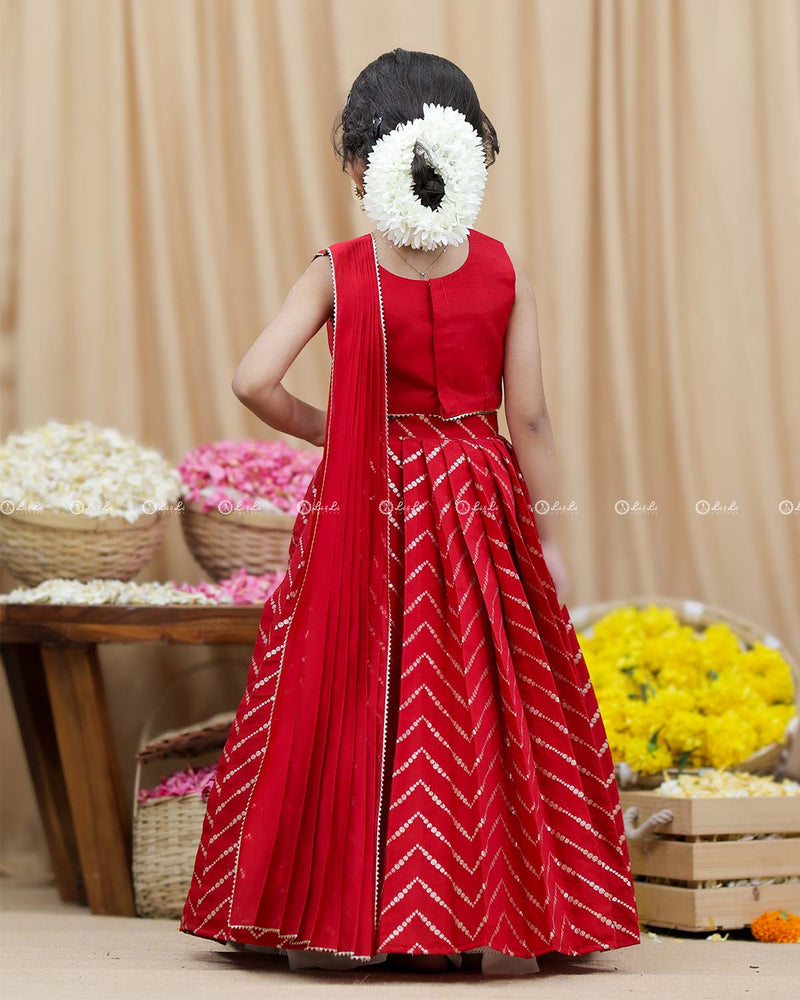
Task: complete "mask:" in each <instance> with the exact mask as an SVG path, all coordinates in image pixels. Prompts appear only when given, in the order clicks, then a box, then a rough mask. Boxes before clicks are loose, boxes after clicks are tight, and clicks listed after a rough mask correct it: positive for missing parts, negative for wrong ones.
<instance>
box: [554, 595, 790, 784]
mask: <svg viewBox="0 0 800 1000" xmlns="http://www.w3.org/2000/svg"><path fill="white" fill-rule="evenodd" d="M651 604H655V605H657V606H658V607H661V608H670V609H671V610H672V611H674V612H675V616H676V617H677V619H678V620H679V621H680V622H681V623H682V624H684V625H691V626H692V628H694V629H696V630H698V631H701V630H703V629H705V628H707V627H708V626H709V625H713V624H716V623H721V624H724V625H727V626H728V627H729V628H730V630H731V631H732V632H733V633H734V634H735V635H736V636H738V638H739V640H740V644H741V646H742V648H743V649H751V648H752V647H753V645H754V644H755V643H756V642H761V643H763V644H764V645H765V646H769V647H771V648H773V649H778V650H780V653H781V655H782V656H783V658H784V659H785V660H786V661H787V663H788V664H789V665H790V667H791V668H792V675H793V678H794V686H795V691H797V690H798V689H800V669H798V665H797V663H796V662H795V661H794V660H793V659H792V658H791V657H790V656H789V652H788V650H786V649H785V648H784V647H783V646H782V645H781V643H780V642H779V641H778V639H777V638H776V637H775V636H773V635H770V634H769V633H767V632H765V631H764V630H763V629H761V628H759V627H758V626H757V625H755V624H753V622H750V621H747V620H746V619H744V618H739V617H738V616H736V615H733V614H731V613H730V612H727V611H722V610H721V609H719V608H713V607H709V606H708V605H707V604H703V603H701V602H700V601H693V600H688V599H681V598H671V597H644V596H640V597H631V598H628V599H623V600H617V601H604V602H598V603H596V604H585V605H581V606H580V607H576V608H574V609H570V618H571V620H572V624H573V626H574V628H575V631H576V632H587V633H590V632H591V626H592V624H593V623H594V622H596V621H598V620H599V619H600V618H602V617H603V616H604V615H606V614H608V613H609V612H610V611H615V610H617V609H618V608H625V607H635V608H640V609H642V608H646V607H648V605H651ZM797 729H798V718H797V716H795V717H794V718H793V719H792V720H791V722H790V723H789V725H788V726H787V728H786V732H785V735H784V738H783V740H782V741H781V742H776V743H770V744H769V745H768V746H765V747H762V748H761V749H760V750H757V751H756V752H755V753H754V754H752V755H751V756H750V757H748V758H747V759H746V760H744V761H742V762H741V763H740V764H737V765H735V766H734V767H731V768H728V769H727V770H730V771H747V772H749V773H750V774H777V773H779V772H780V770H781V768H782V767H783V765H784V764H785V762H786V760H787V758H788V756H789V749H790V745H791V741H792V739H793V737H794V735H795V733H796V732H797ZM699 770H700V768H696V767H695V768H689V767H684V768H678V767H670V768H665V769H664V770H663V771H658V772H657V773H656V774H640V773H639V772H638V771H634V770H632V769H631V768H630V767H629V766H628V765H627V764H625V763H624V762H620V763H616V764H615V765H614V771H615V773H616V775H617V782H618V783H619V785H620V787H621V788H656V787H657V786H658V785H660V784H661V782H662V781H663V780H664V775H665V774H666V775H667V776H668V777H670V778H674V777H675V776H676V775H678V774H679V773H681V774H697V773H698V772H699Z"/></svg>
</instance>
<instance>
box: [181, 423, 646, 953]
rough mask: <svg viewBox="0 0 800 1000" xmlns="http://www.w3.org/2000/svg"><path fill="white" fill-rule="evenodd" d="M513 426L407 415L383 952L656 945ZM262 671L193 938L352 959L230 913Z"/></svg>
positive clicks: (200, 885)
mask: <svg viewBox="0 0 800 1000" xmlns="http://www.w3.org/2000/svg"><path fill="white" fill-rule="evenodd" d="M497 426H498V425H497V414H496V412H494V411H493V412H491V413H476V414H470V415H468V416H462V417H459V418H455V419H445V418H442V417H439V416H436V415H427V414H412V415H391V416H390V419H389V475H390V481H391V495H392V500H391V501H390V502H389V504H387V510H386V514H387V516H388V517H389V523H390V553H391V559H390V588H389V590H390V602H391V604H392V607H391V620H392V621H393V622H394V623H396V625H395V627H394V628H393V631H392V637H391V643H392V648H391V656H390V662H391V669H390V670H389V690H388V698H387V702H386V704H387V706H388V713H389V714H388V718H387V740H386V748H387V760H386V762H385V768H386V770H385V774H386V775H388V776H390V777H389V779H388V781H387V783H386V788H385V795H386V802H385V807H384V810H383V825H382V829H381V831H380V847H381V851H380V857H379V869H378V882H377V884H378V908H377V917H378V920H377V933H376V939H375V953H376V954H377V953H383V952H409V953H423V952H428V953H447V954H452V953H455V952H466V951H473V950H477V949H481V948H484V947H487V948H492V949H495V950H497V951H501V952H504V953H505V954H508V955H516V956H520V957H526V958H527V957H530V956H538V955H542V954H545V953H547V952H550V951H556V952H560V953H563V954H567V955H579V954H583V953H586V952H590V951H598V950H608V949H611V948H621V947H626V946H628V945H633V944H637V943H638V942H639V923H638V916H637V910H636V904H635V899H634V892H633V881H632V875H631V869H630V862H629V857H628V851H627V844H626V841H625V834H624V828H623V820H622V811H621V806H620V800H619V793H618V789H617V784H616V780H615V775H614V768H613V761H612V759H611V755H610V752H609V747H608V741H607V739H606V733H605V729H604V726H603V721H602V718H601V716H600V712H599V710H598V706H597V700H596V698H595V694H594V690H593V688H592V685H591V681H590V679H589V675H588V671H587V668H586V664H585V661H584V659H583V656H582V653H581V651H580V647H579V645H578V642H577V639H576V637H575V632H574V629H573V626H572V623H571V621H570V618H569V615H568V612H567V609H566V607H565V606H564V605H562V604H560V602H559V600H558V597H557V595H556V592H555V589H554V587H553V582H552V578H551V576H550V573H549V571H548V569H547V565H546V563H545V560H544V557H543V555H542V550H541V544H540V541H539V536H538V531H537V528H536V523H535V521H534V517H533V514H532V512H531V508H530V498H529V496H528V493H527V490H526V489H525V485H524V482H523V481H522V475H521V472H520V469H519V466H518V464H517V460H516V457H515V455H514V452H513V448H512V446H511V444H510V442H509V441H507V440H506V438H504V437H503V436H502V435H500V434H499V433H498V429H497ZM312 487H313V484H312ZM310 492H313V489H312V490H311V491H310ZM389 507H391V509H388V508H389ZM306 524H307V517H306V516H304V515H303V514H301V515H300V516H299V517H298V521H297V524H296V526H295V533H294V536H293V543H292V548H291V552H290V558H289V568H288V571H287V576H286V579H285V581H284V583H282V584H281V586H280V587H279V588H278V589H277V590H276V592H275V593H274V594H273V595H272V597H271V598H270V600H269V601H268V602H267V605H266V606H265V610H264V616H262V626H261V629H260V639H259V642H258V643H257V644H256V649H255V651H254V657H258V656H259V655H262V654H264V653H265V650H264V647H263V641H264V640H265V638H266V637H267V636H269V641H270V643H272V644H274V643H275V642H276V640H277V639H279V637H280V627H281V624H282V623H284V622H287V621H288V620H289V619H290V617H291V607H292V596H291V595H292V593H293V591H292V589H291V588H292V575H293V574H292V565H293V560H294V561H297V560H299V559H301V558H302V557H303V551H304V547H305V546H304V527H305V525H306ZM255 677H256V672H254V671H251V679H250V680H249V681H248V690H247V691H246V692H245V695H244V697H243V699H242V703H241V706H240V708H239V711H238V713H237V718H236V721H235V723H234V726H233V729H232V731H231V736H230V738H229V740H228V743H227V745H226V747H225V750H224V751H223V754H222V757H221V760H220V767H219V770H218V774H217V780H216V783H215V785H214V787H213V789H212V792H211V795H210V796H209V800H208V808H207V813H206V818H205V822H204V827H203V834H202V837H201V841H200V845H199V849H198V854H197V862H196V864H195V871H194V875H193V879H192V885H191V888H190V891H189V894H188V897H187V900H186V905H185V907H184V912H183V916H182V919H181V924H180V929H181V930H182V931H185V932H186V933H190V934H195V935H199V936H203V937H208V938H213V939H215V940H219V941H239V942H243V943H250V944H259V945H274V946H276V947H280V948H295V949H319V950H324V951H331V952H336V950H337V949H336V945H335V942H331V941H313V940H308V939H307V938H302V937H299V936H298V935H297V934H295V933H293V932H290V931H287V929H286V928H280V927H278V928H258V929H252V930H247V929H243V928H241V927H231V926H230V924H229V922H228V921H229V909H230V899H231V892H232V885H233V874H234V866H235V862H236V844H237V840H238V835H239V832H240V826H241V822H242V818H243V815H244V809H245V806H246V802H247V790H248V789H249V788H250V786H251V784H252V783H253V782H254V781H255V779H256V775H257V772H258V767H259V763H260V759H261V755H260V754H259V748H260V747H261V746H262V744H263V741H264V733H265V731H266V728H267V727H268V726H269V721H270V718H269V716H270V712H271V711H272V710H273V708H272V706H274V695H275V691H274V690H272V689H271V687H270V686H271V685H273V686H274V685H275V683H276V680H277V675H276V674H275V673H274V672H273V673H272V674H270V672H269V671H262V672H259V673H258V678H259V679H258V681H257V682H256V681H255V680H254V678H255ZM256 683H257V684H258V688H259V689H258V692H257V693H256V692H255V691H251V690H250V687H251V686H253V685H255V684H256ZM342 808H345V809H346V808H347V803H342ZM369 874H370V873H366V875H367V877H368V876H369ZM342 954H350V953H348V952H346V951H343V952H342Z"/></svg>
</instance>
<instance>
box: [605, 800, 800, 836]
mask: <svg viewBox="0 0 800 1000" xmlns="http://www.w3.org/2000/svg"><path fill="white" fill-rule="evenodd" d="M620 799H621V801H622V808H623V809H628V808H629V807H630V806H633V805H635V806H636V807H637V809H638V810H639V814H638V818H637V820H636V825H637V826H638V825H640V824H641V823H643V822H644V821H645V820H646V819H647V817H648V816H650V815H651V814H652V813H654V812H659V811H660V810H661V809H671V810H672V812H673V820H672V822H671V823H670V824H669V825H667V826H662V827H659V828H658V832H659V833H660V834H670V835H673V836H675V835H680V836H698V837H702V836H709V835H711V834H714V833H793V834H798V835H800V796H797V795H795V796H789V795H787V796H775V797H772V796H762V797H760V798H756V797H749V798H740V799H724V798H720V799H705V798H703V799H679V798H670V797H669V796H666V795H658V794H657V793H656V792H651V791H636V790H629V791H622V792H621V793H620Z"/></svg>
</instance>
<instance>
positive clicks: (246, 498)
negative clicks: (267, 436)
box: [178, 438, 322, 514]
mask: <svg viewBox="0 0 800 1000" xmlns="http://www.w3.org/2000/svg"><path fill="white" fill-rule="evenodd" d="M321 457H322V453H321V450H320V449H314V450H310V449H300V448H293V447H292V446H291V445H289V444H287V443H286V442H285V441H260V440H258V439H256V438H247V439H245V440H243V441H231V440H228V439H225V440H222V441H217V442H216V443H215V444H201V445H200V446H199V447H197V448H194V449H192V450H191V451H188V452H187V453H186V454H185V455H184V456H183V459H182V461H181V463H180V465H179V466H178V471H179V473H180V475H181V478H182V480H183V496H184V499H186V500H188V501H190V502H191V503H196V504H198V505H199V506H200V507H201V509H202V510H203V511H208V510H213V509H214V508H215V507H218V506H219V504H220V502H221V501H223V500H225V501H229V502H231V503H232V504H233V505H234V509H236V505H237V504H240V505H241V507H243V508H245V509H262V510H271V511H276V512H280V513H286V514H294V513H296V512H297V503H298V502H299V501H300V500H302V499H303V498H304V497H305V494H306V490H307V489H308V484H309V483H310V482H311V478H312V476H313V475H314V472H315V471H316V469H317V466H318V465H319V463H320V459H321Z"/></svg>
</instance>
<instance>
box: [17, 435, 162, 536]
mask: <svg viewBox="0 0 800 1000" xmlns="http://www.w3.org/2000/svg"><path fill="white" fill-rule="evenodd" d="M0 484H2V485H0V500H2V509H3V511H4V512H7V513H13V511H14V509H22V510H56V511H64V512H69V513H73V514H81V515H83V516H85V517H108V516H115V517H123V518H125V520H126V521H129V522H131V523H133V522H134V521H136V520H137V519H138V518H139V517H141V516H142V515H143V514H144V513H151V512H153V511H155V510H158V509H161V508H163V507H165V506H167V505H168V504H172V503H175V502H176V501H177V500H178V498H179V497H180V494H181V477H180V473H179V472H178V470H177V469H175V468H173V467H171V466H170V464H169V463H168V462H167V461H166V459H165V458H164V457H163V456H162V455H161V454H160V453H159V452H158V451H156V450H155V449H153V448H144V447H142V446H141V445H139V444H137V443H136V442H135V441H133V440H132V439H131V438H128V437H125V436H124V435H123V434H121V433H120V432H119V431H118V430H116V429H115V428H113V427H104V428H100V427H96V426H95V425H94V424H92V423H90V422H89V421H87V420H84V421H81V422H79V423H74V424H65V423H61V422H60V421H57V420H50V421H48V422H47V423H46V424H44V425H43V426H41V427H35V428H33V429H31V430H27V431H22V432H20V433H17V434H9V436H8V437H7V438H6V440H5V442H4V443H3V445H2V447H0ZM145 505H146V506H145Z"/></svg>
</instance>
